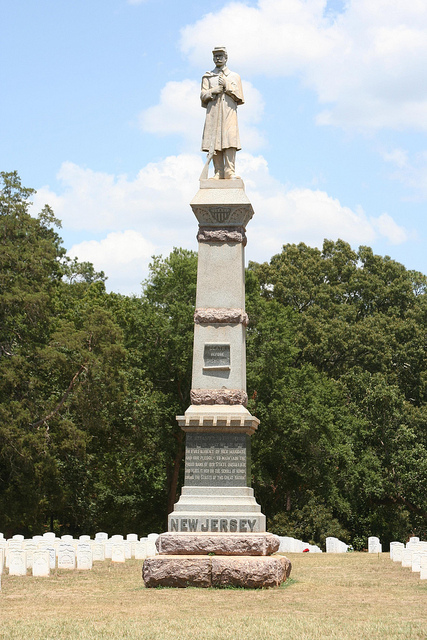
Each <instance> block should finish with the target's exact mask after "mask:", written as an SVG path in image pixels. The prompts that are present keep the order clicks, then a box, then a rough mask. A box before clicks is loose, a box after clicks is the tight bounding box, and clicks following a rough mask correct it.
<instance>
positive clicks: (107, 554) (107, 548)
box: [104, 540, 113, 560]
mask: <svg viewBox="0 0 427 640" xmlns="http://www.w3.org/2000/svg"><path fill="white" fill-rule="evenodd" d="M104 548H105V558H106V560H108V559H111V551H112V548H113V543H112V542H111V541H110V540H106V541H105V543H104Z"/></svg>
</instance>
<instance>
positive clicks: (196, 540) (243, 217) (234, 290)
mask: <svg viewBox="0 0 427 640" xmlns="http://www.w3.org/2000/svg"><path fill="white" fill-rule="evenodd" d="M213 57H214V62H215V69H214V70H213V71H211V72H207V73H206V74H205V75H204V76H203V78H202V89H201V101H202V106H203V107H205V108H206V110H207V113H206V122H205V129H204V132H203V142H202V150H204V151H207V152H208V157H207V162H206V164H205V167H204V169H203V172H202V175H201V176H200V189H199V191H198V192H197V194H196V195H195V197H194V198H193V200H192V201H191V203H190V206H191V208H192V210H193V213H194V215H195V216H196V218H197V220H198V223H199V229H198V234H197V239H198V243H199V252H198V271H197V293H196V311H195V314H194V348H193V371H192V390H191V405H190V407H189V408H188V409H187V411H186V412H185V414H184V415H183V416H178V417H177V420H178V424H179V425H180V427H181V428H182V429H183V431H185V433H186V447H185V480H184V486H183V488H182V493H181V496H180V498H179V500H178V502H177V503H176V504H175V508H174V511H173V512H172V513H171V514H170V515H169V518H168V533H165V534H162V535H161V536H159V539H158V541H157V543H156V544H157V548H158V550H159V554H160V555H159V556H157V557H156V558H149V559H147V560H146V561H145V562H144V566H143V578H144V582H145V584H146V586H149V587H151V586H153V587H154V586H159V585H163V586H187V585H193V586H225V585H227V584H229V585H234V586H246V587H260V586H277V585H279V584H280V583H281V582H282V581H283V580H286V577H287V576H288V575H289V572H290V563H289V561H288V560H287V558H284V557H279V556H278V557H271V554H272V553H273V552H274V551H277V550H278V548H279V544H280V541H279V538H278V537H277V536H273V535H272V534H268V533H266V525H265V516H264V515H263V514H262V513H261V508H260V506H259V505H258V504H257V502H256V500H255V498H254V494H253V489H252V488H251V454H250V450H251V436H252V435H253V434H254V432H255V431H256V429H257V427H258V424H259V420H258V419H257V418H255V417H254V416H252V415H251V414H250V413H249V411H248V410H247V409H246V404H247V399H248V398H247V394H246V349H245V337H246V326H247V324H248V316H247V314H246V312H245V259H244V250H245V245H246V234H245V231H246V225H247V224H248V222H249V221H250V219H251V218H252V216H253V215H254V212H253V209H252V205H251V203H250V201H249V199H248V197H247V196H246V193H245V188H244V184H243V181H242V180H241V178H239V177H237V176H236V175H235V156H236V151H237V150H238V149H240V141H239V132H238V124H237V106H238V105H240V104H243V93H242V86H241V81H240V77H239V76H238V75H237V74H236V73H233V72H231V71H229V69H228V68H227V67H226V62H227V52H226V50H225V47H216V48H215V49H214V50H213ZM211 159H212V160H213V164H214V176H213V178H211V179H208V177H207V176H208V167H209V163H210V161H211Z"/></svg>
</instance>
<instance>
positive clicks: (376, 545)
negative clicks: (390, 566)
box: [368, 536, 382, 553]
mask: <svg viewBox="0 0 427 640" xmlns="http://www.w3.org/2000/svg"><path fill="white" fill-rule="evenodd" d="M381 551H382V547H381V543H380V539H379V538H377V537H376V536H370V537H369V538H368V553H381Z"/></svg>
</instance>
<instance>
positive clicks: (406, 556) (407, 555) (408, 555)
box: [402, 547, 412, 567]
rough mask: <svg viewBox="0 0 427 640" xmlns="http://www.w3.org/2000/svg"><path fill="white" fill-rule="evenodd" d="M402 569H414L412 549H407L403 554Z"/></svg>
mask: <svg viewBox="0 0 427 640" xmlns="http://www.w3.org/2000/svg"><path fill="white" fill-rule="evenodd" d="M402 567H412V549H411V548H410V547H409V549H408V547H406V549H404V550H403V553H402Z"/></svg>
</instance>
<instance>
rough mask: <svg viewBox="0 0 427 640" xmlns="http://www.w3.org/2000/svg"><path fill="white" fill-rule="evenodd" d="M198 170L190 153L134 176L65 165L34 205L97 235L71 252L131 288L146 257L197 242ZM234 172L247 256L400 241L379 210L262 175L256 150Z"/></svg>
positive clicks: (114, 284) (242, 156) (119, 286)
mask: <svg viewBox="0 0 427 640" xmlns="http://www.w3.org/2000/svg"><path fill="white" fill-rule="evenodd" d="M201 169H202V161H201V157H200V156H199V155H189V154H182V155H180V156H171V157H169V158H165V159H164V160H162V161H161V162H158V163H150V164H148V165H147V166H146V167H144V168H143V169H141V171H140V172H139V173H138V175H137V176H136V177H135V178H134V179H129V178H127V177H126V176H117V177H116V176H113V175H109V174H104V173H101V172H95V171H92V170H89V169H83V168H81V167H78V166H77V165H74V164H72V163H64V164H63V165H62V167H61V169H60V171H59V179H60V181H61V182H62V185H63V189H62V191H61V193H55V192H53V191H52V190H51V189H49V188H48V187H44V188H43V189H40V190H39V191H38V193H37V194H36V197H35V198H34V210H35V211H38V210H40V208H41V207H42V206H43V204H45V203H46V202H47V203H49V204H51V205H52V207H53V208H54V211H55V214H56V215H57V216H58V217H59V218H60V219H62V221H63V226H64V230H66V229H67V228H68V229H79V230H81V229H83V230H86V232H87V234H88V235H90V233H91V232H96V233H97V235H98V237H99V235H101V234H104V238H103V239H102V240H100V241H99V240H97V241H94V240H87V241H85V242H81V243H80V244H78V245H74V246H73V247H72V248H71V249H70V254H71V255H77V256H78V258H79V259H80V260H85V261H86V260H87V261H90V262H93V263H94V265H95V267H96V268H97V269H98V270H99V269H102V270H104V271H105V272H106V275H107V276H108V277H109V280H108V281H107V286H108V287H109V289H114V290H120V291H122V292H124V293H131V292H134V293H138V292H139V291H140V282H141V280H142V279H143V278H144V277H146V275H147V268H148V263H149V261H150V257H151V255H153V254H162V255H168V254H169V252H170V251H171V250H172V248H173V247H174V246H178V247H179V246H181V247H185V248H188V249H196V248H197V245H196V241H195V235H196V220H195V218H194V216H193V214H192V212H191V209H190V206H189V203H190V201H191V199H192V198H193V196H194V195H195V194H196V191H197V188H198V178H199V175H200V172H201ZM238 171H239V174H241V175H242V177H243V178H244V181H245V184H246V190H247V193H248V196H249V198H250V200H251V202H252V205H253V207H254V210H255V217H254V219H253V220H252V221H251V222H250V224H249V227H248V237H249V244H248V251H247V255H248V258H249V259H251V260H257V261H265V260H269V259H270V258H271V256H272V255H273V254H274V253H277V252H278V251H280V249H281V247H282V245H283V244H285V243H288V242H295V243H298V242H305V243H307V244H309V245H312V246H319V247H321V246H322V243H323V239H324V238H325V237H326V238H330V239H337V238H342V239H343V240H345V241H347V242H349V243H350V244H352V245H353V246H354V245H358V244H372V243H375V241H376V240H377V239H379V240H381V239H384V238H385V239H386V240H387V241H388V242H390V243H392V244H395V243H402V242H404V241H405V240H406V239H407V234H406V231H405V229H403V228H402V227H399V226H398V225H397V224H396V223H395V222H394V220H393V219H392V218H391V217H390V216H389V215H388V214H386V213H382V214H381V215H380V216H378V217H370V216H368V215H366V214H365V212H364V211H363V210H362V209H357V210H356V211H354V210H352V209H351V208H349V207H346V206H344V205H342V204H341V203H340V202H339V201H338V200H337V199H336V198H332V197H331V196H329V195H328V194H327V193H326V192H325V191H321V190H311V189H300V188H295V187H292V186H290V185H283V184H281V183H280V182H279V181H277V180H276V179H274V178H273V177H272V176H271V175H270V174H269V170H268V164H267V162H266V160H265V159H264V158H263V157H262V156H253V155H251V154H249V153H246V152H240V153H239V154H238ZM252 239H256V241H255V242H254V241H253V240H252Z"/></svg>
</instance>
